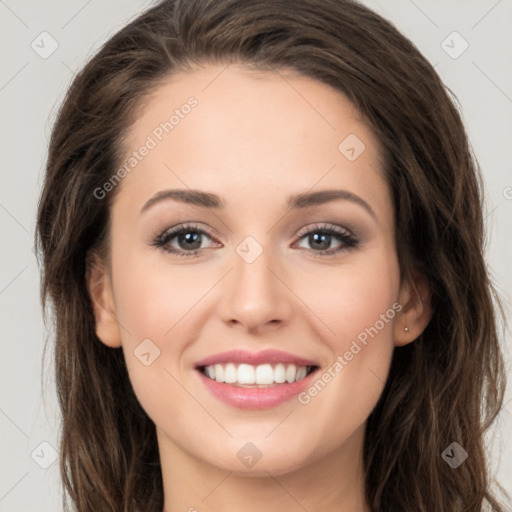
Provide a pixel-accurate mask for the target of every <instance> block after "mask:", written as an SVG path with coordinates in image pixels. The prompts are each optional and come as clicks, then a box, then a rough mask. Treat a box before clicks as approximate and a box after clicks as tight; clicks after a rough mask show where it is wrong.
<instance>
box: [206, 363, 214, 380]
mask: <svg viewBox="0 0 512 512" xmlns="http://www.w3.org/2000/svg"><path fill="white" fill-rule="evenodd" d="M206 373H207V375H208V377H210V379H213V380H215V367H214V366H213V365H209V366H207V367H206Z"/></svg>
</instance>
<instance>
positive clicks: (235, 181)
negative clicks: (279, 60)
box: [122, 65, 389, 209]
mask: <svg viewBox="0 0 512 512" xmlns="http://www.w3.org/2000/svg"><path fill="white" fill-rule="evenodd" d="M143 147H150V150H147V151H144V153H145V156H144V157H142V158H140V157H139V159H138V161H137V162H136V165H135V166H134V168H133V170H134V171H135V172H130V173H129V176H127V178H126V179H124V180H123V183H122V187H123V188H124V189H126V193H125V194H130V195H131V196H132V198H133V199H134V200H135V199H136V200H137V202H138V203H140V199H137V198H140V197H142V196H145V197H146V199H147V196H149V195H150V194H154V193H155V192H156V191H158V190H161V189H163V188H166V187H167V188H182V189H183V188H187V187H188V188H194V189H203V190H208V191H211V192H214V193H217V194H218V195H221V196H227V195H229V191H236V194H237V195H238V196H240V195H241V196H245V199H249V198H250V197H252V196H254V197H259V200H260V201H261V194H262V193H265V191H266V197H265V198H266V200H267V201H270V200H271V199H272V198H273V197H274V195H273V194H271V192H275V193H277V194H280V195H281V196H282V195H283V194H286V196H287V197H288V195H293V193H294V192H295V193H300V192H304V191H306V190H311V189H313V188H314V187H318V188H322V189H323V188H326V187H327V188H328V187H339V186H341V185H343V186H345V188H349V189H352V191H353V192H354V193H362V192H364V194H365V196H366V198H368V200H369V201H372V202H376V203H377V206H376V208H377V209H378V208H379V207H381V208H386V207H387V206H389V205H387V202H389V195H388V194H387V189H386V184H385V182H384V180H383V178H382V172H381V167H382V166H381V163H380V154H381V153H380V150H379V143H378V140H377V139H376V137H375V136H374V135H373V133H372V132H371V130H370V129H369V127H368V126H367V125H366V124H365V123H364V122H363V121H362V119H361V117H360V115H359V113H358V111H357V109H356V108H355V107H354V106H353V105H352V104H351V103H350V102H349V101H348V100H347V99H346V98H345V97H344V96H343V95H342V94H341V93H340V92H338V91H336V90H334V89H333V88H331V87H329V86H327V85H325V84H323V83H321V82H318V81H316V80H313V79H311V78H308V77H304V76H301V75H298V74H297V73H292V72H288V71H284V70H275V71H257V70H253V69H248V68H245V67H243V66H239V65H230V66H220V65H218V66H213V65H212V66H208V67H204V68H197V69H193V70H192V71H190V72H186V73H177V74H174V75H172V76H170V77H169V78H168V79H167V80H166V81H165V82H164V83H162V84H160V85H159V86H158V87H157V88H156V89H155V90H154V91H153V92H152V93H151V95H150V96H148V97H147V98H146V99H145V101H144V102H143V103H142V105H141V108H140V110H139V117H138V118H137V120H136V121H135V122H134V124H133V125H132V127H131V128H130V130H129V136H128V138H127V139H126V142H125V148H126V155H125V157H126V158H125V161H126V159H128V158H129V157H130V155H132V154H133V152H134V151H135V152H137V151H138V150H139V149H141V148H143ZM276 197H277V196H276ZM283 201H284V199H283ZM379 203H380V204H379Z"/></svg>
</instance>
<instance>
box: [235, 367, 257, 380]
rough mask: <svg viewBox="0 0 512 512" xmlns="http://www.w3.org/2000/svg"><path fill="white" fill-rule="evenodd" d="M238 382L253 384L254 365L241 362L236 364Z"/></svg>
mask: <svg viewBox="0 0 512 512" xmlns="http://www.w3.org/2000/svg"><path fill="white" fill-rule="evenodd" d="M238 383H239V384H254V366H251V365H250V364H241V365H239V366H238Z"/></svg>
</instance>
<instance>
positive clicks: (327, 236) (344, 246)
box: [299, 224, 359, 256]
mask: <svg viewBox="0 0 512 512" xmlns="http://www.w3.org/2000/svg"><path fill="white" fill-rule="evenodd" d="M299 236H300V238H301V240H302V239H304V238H305V239H306V242H308V243H309V244H310V246H311V247H312V248H313V249H314V250H313V252H314V253H316V254H318V255H320V256H323V255H333V254H336V253H339V252H341V251H346V250H349V249H351V248H353V247H355V246H356V245H357V244H358V243H359V241H358V240H357V238H356V237H355V236H354V235H353V234H352V233H351V232H350V231H349V230H348V229H346V228H343V227H341V226H336V225H325V224H324V225H319V224H316V225H315V226H314V227H313V229H311V228H310V229H309V230H308V231H305V232H304V231H301V232H300V233H299ZM333 239H334V240H337V241H338V242H339V243H340V245H339V246H338V247H337V248H334V249H332V248H331V249H329V246H330V245H331V242H332V241H333ZM317 249H320V250H317Z"/></svg>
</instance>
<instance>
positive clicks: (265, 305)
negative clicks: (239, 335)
mask: <svg viewBox="0 0 512 512" xmlns="http://www.w3.org/2000/svg"><path fill="white" fill-rule="evenodd" d="M249 261H250V260H245V259H244V258H243V257H241V256H239V255H238V254H235V255H234V268H233V270H232V271H231V272H230V273H229V276H227V279H226V282H225V287H224V289H223V290H222V294H223V298H222V299H221V305H220V315H221V318H222V320H223V321H224V322H225V323H227V324H230V325H231V326H238V327H239V328H243V329H244V330H246V331H250V332H251V333H254V332H257V331H261V330H265V329H269V328H271V329H274V328H277V327H278V326H282V325H284V324H287V323H288V322H289V319H290V316H291V313H292V301H293V293H292V292H291V291H290V289H289V288H288V287H287V285H286V278H285V276H284V275H283V274H284V271H281V270H280V269H282V266H281V265H278V264H277V262H276V259H275V258H273V257H272V255H271V254H270V251H268V250H266V249H264V250H263V252H262V253H261V254H260V255H259V256H258V257H257V258H256V260H254V261H252V262H249Z"/></svg>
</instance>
